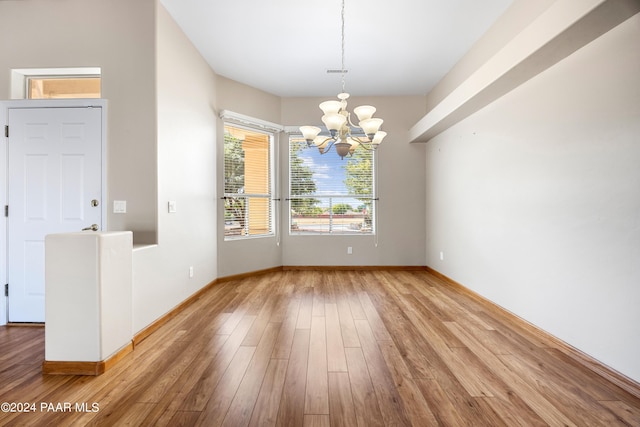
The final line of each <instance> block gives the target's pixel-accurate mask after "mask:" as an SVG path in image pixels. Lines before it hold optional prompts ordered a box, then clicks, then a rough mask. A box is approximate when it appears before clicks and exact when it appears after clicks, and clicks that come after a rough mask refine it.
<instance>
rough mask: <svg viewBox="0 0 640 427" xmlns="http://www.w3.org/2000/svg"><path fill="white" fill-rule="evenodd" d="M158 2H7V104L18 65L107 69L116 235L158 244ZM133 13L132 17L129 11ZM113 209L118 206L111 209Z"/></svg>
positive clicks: (0, 62)
mask: <svg viewBox="0 0 640 427" xmlns="http://www.w3.org/2000/svg"><path fill="white" fill-rule="evenodd" d="M154 10H155V0H137V1H135V2H131V1H128V0H111V1H108V2H105V1H101V0H61V1H55V2H52V1H47V0H32V1H1V2H0V40H2V45H1V47H0V99H9V97H10V83H11V82H10V78H11V69H13V68H63V67H100V68H101V69H102V96H103V97H104V98H106V99H108V100H109V111H108V113H109V115H108V129H107V137H108V146H107V167H108V176H109V182H108V186H107V188H108V198H109V200H108V201H107V200H105V201H103V203H108V204H109V206H111V205H112V201H113V200H126V201H127V202H128V203H127V213H126V214H113V213H109V216H108V224H109V229H110V230H133V231H134V240H135V241H137V242H155V241H156V229H157V223H156V207H157V201H156V151H155V150H156V109H155V90H156V88H155V86H156V84H155V43H154V40H155V28H154V25H155V17H154V15H155V12H154ZM123 11H126V13H123ZM110 211H111V209H110Z"/></svg>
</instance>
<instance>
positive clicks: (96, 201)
mask: <svg viewBox="0 0 640 427" xmlns="http://www.w3.org/2000/svg"><path fill="white" fill-rule="evenodd" d="M99 204H100V202H99V201H98V200H97V199H93V200H92V201H91V207H94V208H95V207H96V206H98V205H99Z"/></svg>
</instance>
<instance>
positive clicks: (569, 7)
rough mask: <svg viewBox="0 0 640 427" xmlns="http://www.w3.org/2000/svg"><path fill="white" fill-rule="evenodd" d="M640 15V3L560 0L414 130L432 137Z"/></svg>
mask: <svg viewBox="0 0 640 427" xmlns="http://www.w3.org/2000/svg"><path fill="white" fill-rule="evenodd" d="M638 12H640V0H580V1H574V0H556V1H555V2H554V3H553V4H552V5H551V6H550V7H549V8H548V9H547V10H546V11H545V12H544V13H542V14H541V15H540V16H538V18H537V19H535V20H534V21H533V22H531V24H530V25H528V26H527V27H526V28H524V29H523V30H522V31H521V32H520V33H519V34H518V35H517V36H515V37H514V38H512V39H511V40H509V41H508V42H507V44H506V45H505V46H504V47H503V48H502V49H501V50H499V51H498V52H497V53H496V54H495V55H493V57H491V58H490V59H489V60H487V61H486V62H485V63H484V64H483V65H482V66H480V67H479V68H477V69H476V70H475V71H474V72H473V73H472V74H471V75H470V76H469V77H468V78H467V79H466V80H465V81H464V82H462V83H461V84H460V85H458V86H457V87H456V88H455V89H454V90H452V91H451V92H450V93H449V94H448V95H447V96H445V97H444V98H443V99H442V100H441V101H440V102H439V103H438V104H437V105H435V107H434V108H433V109H431V111H429V112H428V113H427V114H426V115H425V116H424V117H423V118H422V119H421V120H420V121H419V122H418V123H416V124H415V125H414V126H413V127H412V128H411V129H410V130H409V141H410V142H428V141H429V140H430V139H431V138H433V137H434V136H436V135H438V134H439V133H441V132H443V131H445V130H446V129H448V128H449V127H451V126H453V125H454V124H456V123H458V122H459V121H461V120H463V119H465V118H466V117H468V116H470V115H471V114H473V113H475V112H476V111H478V110H480V109H481V108H483V107H484V106H486V105H488V104H490V103H491V102H493V101H495V100H496V99H498V98H500V97H501V96H503V95H505V94H506V93H508V92H509V91H511V90H513V89H515V88H516V87H518V86H520V85H521V84H522V83H524V82H526V81H527V80H529V79H530V78H532V77H534V76H536V75H537V74H540V73H541V72H543V71H544V70H546V69H547V68H549V67H551V66H552V65H554V64H556V63H557V62H559V61H561V60H562V59H564V58H566V57H567V56H569V55H571V54H572V53H573V52H575V51H576V50H578V49H580V48H581V47H583V46H585V45H587V44H588V43H590V42H591V41H593V40H595V39H596V38H598V37H600V36H601V35H602V34H604V33H606V32H607V31H609V30H610V29H612V28H614V27H616V26H617V25H618V24H621V23H622V22H624V21H626V20H627V19H629V18H631V17H632V16H633V15H635V14H637V13H638Z"/></svg>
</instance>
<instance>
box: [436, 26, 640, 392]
mask: <svg viewBox="0 0 640 427" xmlns="http://www.w3.org/2000/svg"><path fill="white" fill-rule="evenodd" d="M638 40H640V15H636V16H635V17H633V18H632V19H630V20H628V21H626V22H624V23H623V24H621V25H619V26H618V27H616V28H614V29H613V30H611V31H610V32H608V33H607V34H605V35H604V36H602V37H600V38H599V39H597V40H595V41H594V42H592V43H590V44H588V45H587V46H585V47H584V48H582V49H580V50H579V51H577V52H576V53H574V54H573V55H571V56H569V57H567V58H566V59H564V60H563V61H561V62H559V63H558V64H556V65H555V66H553V67H551V68H549V69H548V70H547V71H545V72H543V73H541V74H540V75H538V76H537V77H535V78H533V79H531V80H530V81H529V82H527V83H525V84H523V85H522V86H520V87H519V88H517V89H516V90H514V91H512V92H511V93H509V94H507V95H506V96H504V97H503V98H501V99H499V100H497V101H496V102H494V103H492V104H490V105H489V106H487V107H485V108H484V109H482V110H480V111H479V112H477V113H476V114H474V115H472V116H470V117H469V118H467V119H465V120H463V121H462V122H460V123H458V124H457V125H455V126H453V127H452V128H450V129H448V130H447V131H445V132H443V133H442V134H440V135H438V136H436V137H435V138H433V139H432V140H431V141H430V142H429V143H428V144H427V155H426V168H427V177H426V183H427V192H426V194H427V198H426V206H427V215H426V230H427V232H426V251H427V256H426V260H427V264H428V265H429V266H431V267H433V268H435V269H436V270H438V271H440V272H442V273H443V274H445V275H447V276H449V277H451V278H452V279H454V280H456V281H458V282H460V283H462V284H463V285H465V286H467V287H469V288H470V289H472V290H474V291H476V292H478V293H479V294H481V295H483V296H485V297H487V298H489V299H490V300H492V301H494V302H496V303H497V304H499V305H501V306H502V307H504V308H506V309H507V310H510V311H512V312H514V313H515V314H517V315H519V316H521V317H523V318H524V319H526V320H528V321H530V322H532V323H533V324H535V325H537V326H539V327H541V328H542V329H544V330H546V331H548V332H549V333H551V334H553V335H555V336H557V337H558V338H560V339H562V340H564V341H566V342H567V343H569V344H571V345H573V346H575V347H577V348H578V349H580V350H582V351H584V352H586V353H587V354H590V355H591V356H593V357H595V358H596V359H599V360H600V361H602V362H603V363H605V364H607V365H609V366H611V367H613V368H614V369H616V370H618V371H620V372H622V373H623V374H625V375H627V376H629V377H630V378H633V379H635V380H636V381H640V364H638V360H640V311H639V310H638V307H639V306H640V286H638V285H639V284H640V191H639V190H638V189H640V168H639V167H638V165H640V80H639V79H638V76H639V75H640V49H638ZM440 252H443V253H444V260H443V261H441V260H440V257H439V255H440Z"/></svg>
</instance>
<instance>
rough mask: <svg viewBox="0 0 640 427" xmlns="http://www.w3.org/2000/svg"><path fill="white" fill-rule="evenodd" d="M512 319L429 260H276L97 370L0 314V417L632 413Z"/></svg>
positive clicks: (281, 422) (470, 421) (530, 422)
mask: <svg viewBox="0 0 640 427" xmlns="http://www.w3.org/2000/svg"><path fill="white" fill-rule="evenodd" d="M509 319H510V317H509V316H507V315H505V313H503V312H501V311H500V310H499V309H496V308H495V307H493V306H491V305H490V304H486V303H485V302H483V301H480V300H478V299H477V298H473V297H472V296H470V295H469V294H467V293H465V292H461V291H460V289H458V288H456V287H455V286H450V285H448V284H447V282H446V281H444V280H443V279H442V278H440V277H438V276H436V275H433V274H431V273H429V272H423V271H282V272H271V273H268V274H263V275H259V276H255V277H248V278H242V279H239V280H234V281H228V282H223V283H218V284H216V285H215V286H213V287H212V288H211V289H210V290H209V291H207V292H205V293H204V294H203V295H201V296H200V298H198V300H197V301H195V302H194V303H193V304H192V305H190V306H188V307H187V308H186V309H185V310H183V311H181V312H180V313H179V314H178V315H177V316H175V317H174V318H172V319H171V320H170V321H168V322H167V323H166V324H164V325H163V326H162V327H161V328H160V329H158V330H157V331H156V332H154V333H153V334H152V335H151V336H149V337H148V338H147V339H145V340H144V341H142V342H141V343H140V344H139V345H137V346H136V348H135V350H134V351H133V352H132V353H130V354H129V355H127V356H126V357H124V358H123V360H121V361H120V362H118V363H117V364H116V365H115V366H114V367H113V368H112V369H110V370H108V371H107V372H106V373H105V374H103V375H101V376H99V377H79V376H48V375H43V374H42V370H41V364H42V361H43V359H44V329H43V328H34V327H18V326H9V327H0V403H1V402H14V403H15V405H14V407H13V408H12V409H20V410H22V411H24V410H26V409H28V410H29V412H26V413H25V412H22V413H18V412H13V413H12V412H0V425H2V426H4V425H28V426H48V425H56V426H67V425H69V426H84V425H96V426H103V425H104V426H114V425H134V426H138V425H145V426H191V425H203V426H218V425H224V426H233V427H236V426H360V427H372V426H431V425H434V426H435V425H443V426H492V427H493V426H516V425H520V426H544V425H552V426H556V425H567V426H616V425H620V426H640V399H639V398H638V397H636V396H634V395H633V394H631V393H629V392H627V391H625V390H623V389H622V388H620V387H618V386H617V385H615V384H614V383H612V382H608V381H607V380H605V379H604V378H603V377H601V376H599V375H596V374H594V373H593V372H592V371H591V370H588V369H587V368H585V367H584V366H583V365H582V364H580V363H577V362H576V361H575V359H574V358H571V357H567V355H566V354H565V353H564V352H563V351H560V349H558V348H557V346H555V343H556V342H555V341H554V340H552V339H547V338H546V337H545V335H544V334H540V333H537V332H536V331H535V330H532V329H531V328H528V327H527V326H526V325H524V324H523V323H519V322H515V323H514V322H511V321H509ZM70 333H73V331H70ZM25 404H26V406H25ZM32 404H33V406H32ZM18 405H20V406H19V407H18ZM3 409H6V408H4V407H3Z"/></svg>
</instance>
